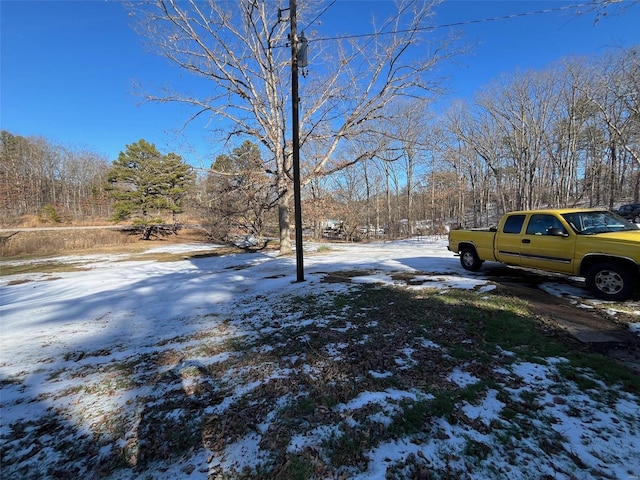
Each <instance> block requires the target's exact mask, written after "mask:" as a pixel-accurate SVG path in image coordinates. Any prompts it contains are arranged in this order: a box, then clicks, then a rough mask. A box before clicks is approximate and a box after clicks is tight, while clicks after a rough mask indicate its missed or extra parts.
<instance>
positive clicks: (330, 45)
mask: <svg viewBox="0 0 640 480" xmlns="http://www.w3.org/2000/svg"><path fill="white" fill-rule="evenodd" d="M436 4H437V1H436V0H398V1H397V3H396V10H395V14H393V15H392V16H391V17H390V18H387V19H383V21H382V23H380V24H378V23H376V22H372V26H371V35H370V36H366V37H358V38H344V39H334V40H332V41H331V42H328V41H326V42H321V41H320V40H322V39H320V38H314V34H313V32H312V31H307V36H308V37H309V49H310V52H311V53H310V67H309V69H310V70H311V71H312V73H311V74H310V75H309V79H308V80H307V81H305V83H304V85H302V86H301V95H300V96H301V98H300V106H301V109H302V111H301V116H300V129H301V132H302V134H301V147H302V151H303V152H305V151H306V149H307V148H308V145H309V144H311V143H313V144H314V146H313V150H314V152H316V154H315V155H313V156H309V157H305V156H304V155H303V158H302V162H303V163H304V168H303V171H304V172H305V176H304V177H303V178H302V181H301V183H302V185H306V184H308V183H309V182H310V181H311V180H312V179H313V178H315V177H318V176H322V175H328V174H331V173H333V172H336V171H339V170H341V169H343V168H345V167H347V166H349V165H352V164H354V163H357V162H358V161H360V160H362V159H366V158H371V157H372V152H366V151H364V152H360V153H359V154H358V155H357V156H356V157H346V156H343V155H341V153H340V151H341V149H342V148H343V146H344V145H345V144H348V143H349V142H350V141H353V140H354V139H356V138H357V137H358V136H360V135H362V134H365V133H367V132H369V133H370V132H371V131H372V130H376V126H377V125H379V122H377V120H379V119H380V118H382V117H383V112H384V108H385V106H386V105H387V104H388V103H389V102H391V101H393V100H395V99H398V98H401V97H415V96H426V95H430V94H431V93H432V92H433V91H434V89H435V85H434V83H433V79H432V77H431V75H430V72H431V70H432V69H433V68H434V67H436V66H437V65H438V64H440V63H441V62H442V61H443V59H444V58H445V57H446V56H447V55H450V54H451V43H450V39H448V38H442V37H440V36H437V35H436V34H434V33H433V31H431V32H430V31H429V29H428V27H429V26H430V22H431V19H432V15H433V12H434V7H435V5H436ZM286 6H288V2H287V3H286V4H285V3H284V2H273V1H270V0H237V1H236V2H234V5H233V8H229V3H228V2H224V1H215V0H209V1H199V0H187V1H177V0H159V1H146V2H133V3H132V9H133V14H134V15H135V16H136V17H137V18H138V19H139V25H140V26H141V27H142V30H143V34H144V35H145V36H146V37H147V38H148V39H149V40H150V42H151V44H152V45H153V46H154V47H155V48H157V49H158V50H159V52H160V53H161V54H162V55H164V56H165V57H167V58H168V59H169V60H170V61H172V62H173V63H174V64H176V65H177V66H179V67H180V68H182V69H184V70H186V71H188V72H190V73H193V74H194V75H196V76H198V77H201V78H204V79H207V80H209V81H210V87H209V88H208V89H207V92H208V93H206V94H205V93H196V94H189V93H187V92H186V91H180V90H179V87H174V88H172V89H170V90H164V91H162V90H161V91H156V92H155V93H147V98H148V99H150V100H156V101H161V102H166V101H172V102H180V103H183V104H187V105H191V106H193V107H195V111H194V114H193V116H192V117H191V118H190V119H187V121H189V120H191V119H194V118H196V117H199V116H200V115H205V116H210V117H211V118H213V119H215V121H214V122H213V124H215V125H218V126H219V128H220V130H219V131H218V132H213V133H218V134H221V135H220V137H221V138H226V139H232V138H233V137H235V136H240V137H245V138H246V137H249V138H251V139H253V140H255V141H257V142H258V143H259V144H260V145H261V146H262V147H263V148H264V149H265V150H266V151H267V152H268V155H264V159H265V161H264V166H263V168H264V171H265V172H266V173H268V174H270V175H272V178H273V182H274V184H275V185H276V187H277V190H278V192H279V195H280V202H279V206H278V210H279V229H280V250H281V253H288V252H289V251H290V250H291V241H290V238H289V205H290V202H291V198H292V196H293V189H292V160H291V154H292V152H291V148H290V146H289V141H288V135H289V132H290V129H291V125H290V124H289V120H288V119H289V116H288V114H287V111H286V108H287V105H288V102H289V101H290V98H289V93H288V92H289V82H290V77H291V75H290V70H289V68H290V58H289V56H290V55H289V50H288V49H286V48H280V47H282V46H283V45H285V44H287V42H288V38H287V35H288V33H289V29H288V23H287V22H283V21H280V20H279V13H282V11H283V10H284V8H283V7H286ZM327 6H329V7H330V4H329V3H328V2H325V3H322V2H320V3H317V2H314V1H313V0H310V1H308V2H307V1H304V2H300V5H298V9H297V11H298V17H299V18H298V22H299V24H300V25H304V24H305V20H309V19H310V18H316V17H317V16H318V15H319V14H320V13H321V12H322V11H323V9H324V8H325V7H327ZM279 7H280V8H279ZM314 56H315V58H317V59H318V60H319V59H320V58H321V62H322V63H321V65H320V64H319V63H315V61H316V60H315V58H314ZM387 120H388V121H393V119H387ZM376 131H377V130H376ZM378 133H380V132H379V131H378Z"/></svg>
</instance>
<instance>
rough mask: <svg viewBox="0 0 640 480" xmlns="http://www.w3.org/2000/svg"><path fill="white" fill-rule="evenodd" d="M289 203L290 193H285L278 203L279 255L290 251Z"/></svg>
mask: <svg viewBox="0 0 640 480" xmlns="http://www.w3.org/2000/svg"><path fill="white" fill-rule="evenodd" d="M290 205H291V193H289V192H287V193H285V194H284V195H283V196H282V197H281V198H280V202H279V203H278V226H279V230H280V255H288V254H290V253H291V251H292V249H291V236H290V231H289V230H290V227H289V225H290V224H289V206H290Z"/></svg>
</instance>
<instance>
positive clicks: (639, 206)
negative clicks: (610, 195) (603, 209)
mask: <svg viewBox="0 0 640 480" xmlns="http://www.w3.org/2000/svg"><path fill="white" fill-rule="evenodd" d="M616 213H617V214H618V215H620V216H621V217H624V218H626V219H627V220H631V221H632V222H640V203H630V204H628V205H622V206H621V207H620V208H618V210H616Z"/></svg>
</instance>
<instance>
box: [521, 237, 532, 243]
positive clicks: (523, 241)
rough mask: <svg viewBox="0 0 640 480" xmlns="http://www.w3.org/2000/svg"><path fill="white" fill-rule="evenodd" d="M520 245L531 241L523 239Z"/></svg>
mask: <svg viewBox="0 0 640 480" xmlns="http://www.w3.org/2000/svg"><path fill="white" fill-rule="evenodd" d="M522 243H531V240H529V239H528V238H523V239H522Z"/></svg>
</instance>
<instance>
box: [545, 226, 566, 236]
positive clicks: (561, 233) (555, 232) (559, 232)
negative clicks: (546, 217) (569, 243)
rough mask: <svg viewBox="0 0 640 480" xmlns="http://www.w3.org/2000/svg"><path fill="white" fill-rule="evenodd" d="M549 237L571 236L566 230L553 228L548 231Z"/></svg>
mask: <svg viewBox="0 0 640 480" xmlns="http://www.w3.org/2000/svg"><path fill="white" fill-rule="evenodd" d="M547 235H552V236H554V237H568V236H569V234H568V233H567V232H565V230H564V228H560V227H551V228H550V229H548V230H547Z"/></svg>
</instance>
